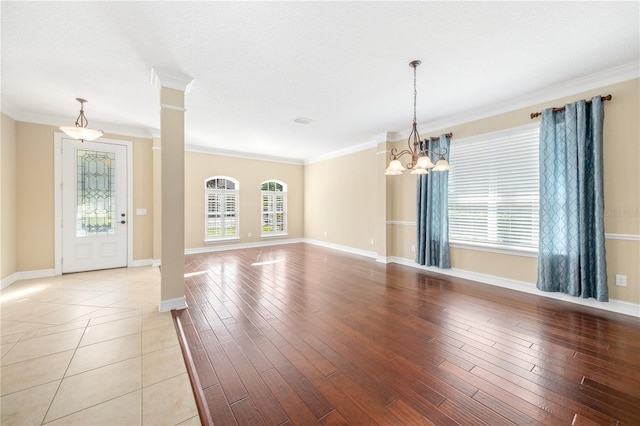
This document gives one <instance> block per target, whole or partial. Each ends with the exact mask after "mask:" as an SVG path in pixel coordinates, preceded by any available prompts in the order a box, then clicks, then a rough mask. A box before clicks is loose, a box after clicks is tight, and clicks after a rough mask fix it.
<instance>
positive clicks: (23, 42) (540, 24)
mask: <svg viewBox="0 0 640 426" xmlns="http://www.w3.org/2000/svg"><path fill="white" fill-rule="evenodd" d="M639 5H640V3H639V2H366V1H361V2H203V1H201V2H170V1H169V2H164V1H163V2H155V1H153V2H152V1H147V2H107V1H104V2H102V1H94V2H89V1H85V2H7V1H2V4H1V14H2V16H1V19H2V22H1V23H2V29H1V31H2V52H1V53H2V75H1V78H2V109H3V111H4V112H6V113H8V114H9V115H10V116H12V117H13V118H15V119H17V120H23V121H36V122H40V123H47V124H58V125H70V124H72V123H73V120H74V119H75V117H76V115H77V113H78V109H79V108H78V107H79V104H78V103H77V102H76V101H75V99H74V98H76V97H84V98H86V99H88V100H89V103H88V104H87V105H86V107H85V111H86V115H87V117H88V119H89V120H90V123H91V124H92V125H93V126H94V127H101V128H102V129H103V130H105V131H106V132H107V133H124V134H129V135H146V136H147V137H148V136H150V134H151V133H150V132H151V131H152V130H158V129H159V126H160V116H159V96H158V91H157V89H156V88H155V87H154V86H153V85H152V84H151V83H150V74H151V68H152V67H162V68H165V69H169V70H173V71H178V72H181V73H184V74H188V75H190V76H192V77H193V78H194V83H193V86H192V88H191V91H190V92H189V93H188V94H187V95H186V107H187V113H186V130H185V131H186V143H187V144H189V145H192V146H201V147H205V148H210V149H220V150H231V151H239V152H247V153H253V154H261V155H267V156H277V157H286V158H291V159H296V160H309V159H313V158H317V157H319V156H322V155H327V154H329V153H332V152H336V151H339V150H343V149H348V148H349V147H354V146H357V145H361V144H365V143H370V142H372V141H375V140H380V139H381V138H382V137H383V136H384V135H385V134H386V133H387V132H390V131H393V132H405V131H406V130H407V128H408V127H409V126H410V123H411V119H412V114H413V111H412V108H413V107H412V101H413V87H412V85H413V75H412V69H411V68H410V67H409V66H408V63H409V62H410V61H411V60H413V59H421V60H422V62H423V63H422V66H420V67H419V68H418V121H419V122H420V123H421V124H422V125H424V126H427V127H428V124H429V123H435V122H438V121H442V120H445V119H447V118H448V117H452V116H456V115H461V114H465V113H469V112H472V111H478V110H481V109H483V108H484V109H486V108H491V107H492V106H495V105H498V104H504V103H508V102H511V101H513V100H514V99H517V98H519V97H527V96H531V95H532V94H535V93H536V92H538V91H540V90H543V89H545V88H548V87H553V86H556V85H561V84H564V83H566V82H569V81H571V80H574V79H579V78H583V77H585V76H588V75H592V74H594V73H599V72H602V71H605V70H608V69H611V68H614V67H619V66H624V65H627V64H631V63H634V62H636V63H637V61H638V60H639V58H640V32H639V31H640V23H639V20H640V8H639ZM297 117H304V118H309V119H312V120H314V121H313V122H312V123H311V124H308V125H303V124H298V123H295V122H294V119H296V118H297Z"/></svg>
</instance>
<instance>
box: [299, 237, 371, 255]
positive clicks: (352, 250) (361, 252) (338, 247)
mask: <svg viewBox="0 0 640 426" xmlns="http://www.w3.org/2000/svg"><path fill="white" fill-rule="evenodd" d="M304 242H305V243H308V244H313V245H316V246H321V247H326V248H330V249H333V250H338V251H343V252H346V253H351V254H357V255H359V256H364V257H369V258H372V259H377V258H378V254H377V253H376V252H375V251H368V250H361V249H357V248H353V247H349V246H343V245H340V244H333V243H328V242H326V241H319V240H312V239H309V238H305V239H304Z"/></svg>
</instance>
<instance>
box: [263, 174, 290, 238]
mask: <svg viewBox="0 0 640 426" xmlns="http://www.w3.org/2000/svg"><path fill="white" fill-rule="evenodd" d="M260 195H261V197H262V219H261V220H262V226H261V228H260V229H261V236H262V237H268V236H276V235H286V234H287V184H285V183H283V182H279V181H276V180H271V181H266V182H262V184H261V185H260Z"/></svg>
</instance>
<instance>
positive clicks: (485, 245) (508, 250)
mask: <svg viewBox="0 0 640 426" xmlns="http://www.w3.org/2000/svg"><path fill="white" fill-rule="evenodd" d="M539 130H540V127H539V125H538V124H537V123H532V124H527V125H524V126H518V127H514V128H509V129H505V130H501V131H497V132H491V133H486V134H481V135H476V136H472V137H468V138H464V139H458V140H455V141H452V142H451V157H450V162H451V165H452V168H453V169H452V171H450V172H449V173H450V175H449V178H450V181H449V194H448V196H449V235H450V245H451V247H460V248H467V249H473V250H481V251H489V252H496V253H504V254H515V255H520V256H527V257H536V256H537V253H538V227H539V225H538V224H539V218H538V215H539V187H538V185H539V177H538V166H537V164H538V156H539V153H538V143H539ZM519 142H521V143H535V150H532V149H526V150H527V152H526V154H527V155H528V156H527V157H525V158H526V159H528V160H530V161H531V162H530V163H527V164H530V165H531V166H530V167H528V168H526V167H525V168H523V169H521V170H526V171H527V172H528V173H530V174H527V175H526V176H527V178H528V182H529V183H528V185H529V186H527V187H526V189H529V188H531V189H532V190H535V195H534V197H535V199H532V198H531V194H529V195H528V198H527V197H525V196H523V195H518V196H516V195H514V194H515V192H513V193H512V192H511V191H510V190H509V189H507V190H506V191H505V192H499V186H493V187H492V188H491V189H498V192H497V193H496V192H494V193H493V195H492V197H491V200H490V201H489V202H487V204H488V206H487V208H486V211H487V219H486V220H487V225H486V227H487V230H486V232H487V233H488V234H489V233H491V234H493V236H492V237H493V238H492V237H490V236H487V238H486V239H477V238H476V239H473V240H472V239H464V238H459V237H458V235H455V230H454V232H452V230H451V228H452V227H453V228H456V223H457V224H458V229H460V228H464V225H467V226H468V225H469V223H470V222H467V221H465V220H464V219H461V220H459V221H456V219H455V217H452V213H453V215H454V216H455V212H456V208H455V207H453V206H452V204H455V203H456V202H460V200H461V199H463V198H464V197H463V196H461V195H458V194H455V193H454V192H455V191H456V188H455V187H456V185H455V174H454V173H455V169H456V167H460V164H457V163H456V159H455V157H456V155H460V151H458V153H456V148H457V149H458V150H459V149H460V147H461V146H467V145H470V144H481V145H482V148H481V149H480V151H481V153H479V154H478V155H479V157H478V159H479V164H490V165H491V166H496V167H497V165H498V164H504V163H502V162H507V161H509V160H510V159H512V158H515V157H513V154H512V151H514V150H512V149H509V150H508V151H505V149H504V145H502V146H501V144H504V143H513V144H514V145H513V146H512V147H510V148H515V151H516V152H521V151H519V149H522V148H519V147H518V146H517V143H519ZM523 146H524V145H523ZM476 150H477V149H476ZM533 151H534V152H533ZM465 155H468V156H469V157H468V158H473V157H474V156H473V155H471V154H469V153H468V152H467V153H465ZM482 156H486V157H485V159H484V160H483V159H482ZM487 158H489V159H491V160H492V161H494V160H495V161H494V162H491V161H487ZM460 162H461V163H462V162H463V161H460ZM493 173H496V174H498V175H500V177H501V178H502V180H496V181H497V182H500V181H504V180H505V179H504V174H505V173H507V172H504V171H503V170H497V171H494V172H493ZM452 174H453V176H452ZM480 174H485V173H484V170H483V173H480ZM452 177H453V179H452ZM518 177H519V178H520V177H522V175H518ZM494 179H495V178H494ZM478 181H480V179H479V178H478ZM467 189H468V188H467ZM489 192H490V191H489V190H488V188H487V190H486V193H487V195H486V196H488V193H489ZM482 195H483V194H481V195H479V196H480V197H482ZM474 197H475V198H478V195H477V194H474V195H468V196H467V198H469V199H470V198H474ZM509 197H513V199H514V200H516V201H518V202H519V203H523V202H524V203H526V204H529V205H530V207H528V209H527V214H529V215H531V219H530V221H531V226H530V227H528V231H527V232H530V238H526V239H527V240H528V244H525V243H524V242H522V241H521V242H519V243H518V242H516V244H509V243H501V242H500V241H497V240H499V239H500V238H499V237H501V238H511V239H512V240H517V239H518V237H519V235H518V231H522V230H523V229H527V228H526V227H524V226H523V225H521V224H516V225H514V227H511V228H508V229H510V231H509V232H506V231H505V227H504V226H500V225H499V223H500V219H499V216H500V212H503V213H504V212H505V211H507V212H509V213H510V212H511V211H516V208H515V207H514V208H513V209H512V210H504V205H505V204H509V203H505V200H508V199H509ZM458 205H460V204H458ZM481 205H482V206H484V203H483V204H481ZM498 205H500V206H501V207H502V208H503V209H502V210H500V212H498V210H499V209H498V208H497V206H498ZM457 211H458V212H462V211H463V210H462V209H458V210H457ZM507 222H508V221H507ZM460 224H462V225H460ZM492 225H495V226H496V228H495V229H492V230H490V228H492ZM511 230H513V232H511ZM505 235H507V237H505ZM498 236H499V237H498ZM523 239H524V238H523Z"/></svg>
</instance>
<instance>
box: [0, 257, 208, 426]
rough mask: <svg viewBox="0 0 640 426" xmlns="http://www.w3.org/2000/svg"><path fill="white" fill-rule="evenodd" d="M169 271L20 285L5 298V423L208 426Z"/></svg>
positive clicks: (0, 308)
mask: <svg viewBox="0 0 640 426" xmlns="http://www.w3.org/2000/svg"><path fill="white" fill-rule="evenodd" d="M159 300H160V272H159V271H158V268H152V267H139V268H122V269H111V270H105V271H95V272H86V273H78V274H67V275H63V276H57V277H50V278H40V279H34V280H25V281H18V282H15V283H14V284H12V285H11V286H9V287H7V288H5V289H4V290H2V292H0V301H1V304H0V325H1V329H0V341H1V347H0V348H1V350H0V355H1V359H0V366H1V372H0V413H1V419H0V424H2V425H41V424H51V425H89V424H91V425H140V424H142V425H178V424H180V425H199V424H200V420H199V418H198V412H197V408H196V405H195V402H194V398H193V393H192V391H191V385H190V383H189V377H188V375H187V373H186V369H185V365H184V360H183V358H182V353H181V351H180V346H179V344H178V339H177V337H176V332H175V329H174V326H173V320H172V318H171V313H169V312H164V313H160V312H158V302H159Z"/></svg>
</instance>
